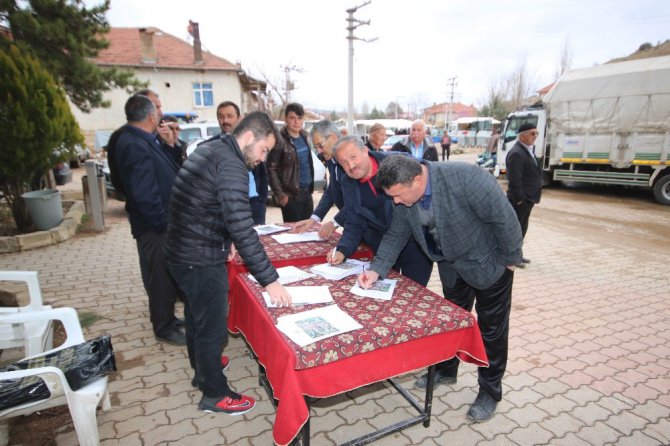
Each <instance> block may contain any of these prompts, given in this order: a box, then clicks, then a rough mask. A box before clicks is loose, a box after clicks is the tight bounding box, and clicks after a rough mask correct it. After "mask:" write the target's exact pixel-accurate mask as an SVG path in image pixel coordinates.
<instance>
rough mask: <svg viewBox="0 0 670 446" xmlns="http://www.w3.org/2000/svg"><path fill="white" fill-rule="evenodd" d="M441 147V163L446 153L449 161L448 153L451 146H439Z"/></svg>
mask: <svg viewBox="0 0 670 446" xmlns="http://www.w3.org/2000/svg"><path fill="white" fill-rule="evenodd" d="M441 145H442V161H444V153H445V152H446V153H447V161H449V153H450V152H451V144H441Z"/></svg>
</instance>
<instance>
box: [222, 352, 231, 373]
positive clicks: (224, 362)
mask: <svg viewBox="0 0 670 446" xmlns="http://www.w3.org/2000/svg"><path fill="white" fill-rule="evenodd" d="M221 365H222V366H223V371H224V372H225V371H226V370H228V366H229V365H230V358H228V356H226V355H221Z"/></svg>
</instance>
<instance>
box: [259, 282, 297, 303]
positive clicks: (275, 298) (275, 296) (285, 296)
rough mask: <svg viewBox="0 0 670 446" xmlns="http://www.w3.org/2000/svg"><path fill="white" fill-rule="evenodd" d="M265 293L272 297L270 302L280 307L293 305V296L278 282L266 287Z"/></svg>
mask: <svg viewBox="0 0 670 446" xmlns="http://www.w3.org/2000/svg"><path fill="white" fill-rule="evenodd" d="M265 291H267V292H268V294H269V295H270V301H271V302H272V303H273V304H274V305H276V306H278V307H290V306H291V304H292V303H293V299H292V298H291V295H290V294H289V293H288V291H286V288H284V286H283V285H282V284H281V283H279V282H278V281H275V282H272V283H271V284H270V285H268V286H266V287H265Z"/></svg>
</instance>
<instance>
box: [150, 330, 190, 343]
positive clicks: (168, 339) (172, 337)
mask: <svg viewBox="0 0 670 446" xmlns="http://www.w3.org/2000/svg"><path fill="white" fill-rule="evenodd" d="M156 340H157V341H159V342H165V343H166V344H170V345H177V346H180V347H181V346H184V345H186V336H185V335H184V334H183V333H181V332H179V331H177V330H175V331H173V332H172V333H170V334H169V335H167V336H158V335H156Z"/></svg>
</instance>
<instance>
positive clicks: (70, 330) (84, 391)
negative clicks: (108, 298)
mask: <svg viewBox="0 0 670 446" xmlns="http://www.w3.org/2000/svg"><path fill="white" fill-rule="evenodd" d="M45 318H46V319H55V320H59V321H61V322H62V323H63V326H64V328H65V332H66V334H67V339H66V340H65V342H64V343H63V345H61V346H58V347H56V348H54V349H52V350H50V351H48V352H44V354H48V353H52V352H55V351H58V350H62V349H64V348H66V347H70V346H72V345H76V344H81V343H83V342H84V335H83V333H82V331H81V325H80V324H79V318H78V317H77V312H76V311H75V310H74V309H73V308H56V309H53V310H45V311H37V312H26V313H17V314H14V315H8V316H4V317H0V324H3V323H25V322H30V321H35V320H43V319H45ZM36 356H38V357H39V356H43V355H36ZM26 359H28V358H26ZM26 376H38V377H40V378H42V379H43V380H44V382H45V383H46V385H47V387H48V388H49V392H51V397H50V398H48V399H46V400H41V401H34V402H30V403H26V404H22V405H19V406H15V407H10V408H7V409H3V410H0V420H2V419H6V418H11V417H15V416H18V415H27V414H31V413H33V412H37V411H39V410H44V409H48V408H51V407H56V406H62V405H65V404H67V405H68V408H69V409H70V415H71V416H72V422H73V423H74V428H75V431H76V432H77V438H78V439H79V444H80V445H81V446H97V445H98V444H99V443H100V440H99V436H98V422H97V419H96V414H95V411H96V408H97V407H98V404H100V401H102V410H109V408H110V407H111V404H110V401H109V391H108V389H107V377H106V376H104V377H101V378H99V379H97V380H96V381H94V382H92V383H90V384H88V385H86V386H84V387H82V388H81V389H79V390H72V389H71V388H70V386H69V384H68V382H67V380H66V379H65V375H64V374H63V372H62V371H61V370H60V369H59V368H57V367H39V368H34V369H27V370H18V371H13V372H0V380H6V379H16V378H23V377H26Z"/></svg>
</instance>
